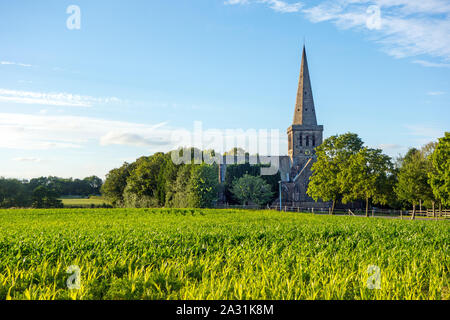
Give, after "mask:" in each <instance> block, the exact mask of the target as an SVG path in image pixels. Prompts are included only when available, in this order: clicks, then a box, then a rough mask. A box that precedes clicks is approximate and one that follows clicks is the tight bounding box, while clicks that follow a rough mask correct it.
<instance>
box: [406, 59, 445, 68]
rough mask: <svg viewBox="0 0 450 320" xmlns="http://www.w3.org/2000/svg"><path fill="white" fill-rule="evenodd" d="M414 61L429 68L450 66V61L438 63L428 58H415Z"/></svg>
mask: <svg viewBox="0 0 450 320" xmlns="http://www.w3.org/2000/svg"><path fill="white" fill-rule="evenodd" d="M413 63H415V64H420V65H421V66H424V67H429V68H450V63H436V62H431V61H426V60H414V61H413Z"/></svg>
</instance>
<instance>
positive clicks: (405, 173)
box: [394, 148, 434, 209]
mask: <svg viewBox="0 0 450 320" xmlns="http://www.w3.org/2000/svg"><path fill="white" fill-rule="evenodd" d="M430 171H431V161H430V158H429V157H426V156H425V154H424V152H423V151H421V150H417V149H415V148H412V149H410V150H409V151H408V152H407V154H406V155H405V157H404V158H403V159H401V167H400V169H399V172H398V182H397V185H396V186H395V189H394V190H395V193H396V195H397V197H398V198H399V199H400V200H403V201H405V202H407V203H410V204H412V205H413V208H414V209H415V205H416V204H417V203H419V201H420V200H427V199H433V198H434V197H433V193H432V189H431V186H430V185H429V183H428V174H429V172H430Z"/></svg>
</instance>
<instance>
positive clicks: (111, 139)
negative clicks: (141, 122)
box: [100, 131, 170, 147]
mask: <svg viewBox="0 0 450 320" xmlns="http://www.w3.org/2000/svg"><path fill="white" fill-rule="evenodd" d="M169 143H170V141H169V140H167V139H165V138H164V137H149V138H145V137H144V136H141V135H139V134H135V133H129V132H113V131H111V132H108V133H107V134H105V135H104V136H102V137H101V138H100V144H101V145H103V146H108V145H112V144H116V145H129V146H136V147H154V146H164V145H168V144H169Z"/></svg>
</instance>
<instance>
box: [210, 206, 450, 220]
mask: <svg viewBox="0 0 450 320" xmlns="http://www.w3.org/2000/svg"><path fill="white" fill-rule="evenodd" d="M216 208H221V209H228V208H229V209H247V210H264V209H266V210H277V211H280V206H270V207H269V206H266V207H264V206H258V205H228V204H224V205H217V206H216ZM281 211H284V212H299V213H300V212H307V213H314V214H330V213H331V208H330V207H323V208H311V207H293V206H281ZM412 213H413V211H412V210H398V209H378V208H371V209H369V216H372V217H375V216H378V217H398V218H405V219H407V218H411V217H412ZM334 214H336V215H349V216H365V215H366V211H365V209H343V208H336V209H335V210H334ZM415 215H416V217H419V218H420V217H425V218H434V217H436V218H450V209H442V210H439V209H436V210H435V215H434V214H433V210H431V209H428V210H416V214H415Z"/></svg>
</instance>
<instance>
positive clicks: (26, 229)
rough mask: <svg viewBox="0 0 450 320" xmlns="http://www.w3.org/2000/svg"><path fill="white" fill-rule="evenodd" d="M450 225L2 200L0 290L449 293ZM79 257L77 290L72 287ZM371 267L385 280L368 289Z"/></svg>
mask: <svg viewBox="0 0 450 320" xmlns="http://www.w3.org/2000/svg"><path fill="white" fill-rule="evenodd" d="M449 227H450V225H449V221H409V220H408V221H406V220H403V221H402V220H394V219H381V218H378V219H371V218H367V219H366V218H361V217H342V216H323V215H312V214H301V213H300V214H299V213H284V212H281V213H280V212H274V211H245V210H213V209H205V210H203V209H192V210H190V209H186V210H183V209H59V210H54V209H53V210H31V209H30V210H0V252H1V256H0V299H449V277H448V269H449V235H450V233H449V231H450V230H449ZM71 265H76V266H79V268H80V270H81V273H80V275H81V281H80V284H81V286H80V289H78V290H77V289H73V290H69V289H68V288H67V285H66V281H67V279H68V277H69V276H71V274H67V273H66V270H67V268H68V267H69V266H71ZM370 265H376V266H378V267H379V268H380V275H381V277H380V279H381V283H380V285H381V288H380V289H378V290H377V289H369V288H367V280H368V277H369V276H370V275H369V274H368V273H367V269H368V267H369V266H370ZM72 276H73V275H72Z"/></svg>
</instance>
